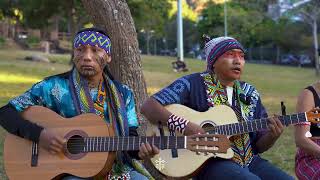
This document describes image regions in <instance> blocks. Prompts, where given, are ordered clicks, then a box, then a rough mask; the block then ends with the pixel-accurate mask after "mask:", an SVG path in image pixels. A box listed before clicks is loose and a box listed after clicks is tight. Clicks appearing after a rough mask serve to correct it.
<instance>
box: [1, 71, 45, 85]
mask: <svg viewBox="0 0 320 180" xmlns="http://www.w3.org/2000/svg"><path fill="white" fill-rule="evenodd" d="M39 81H41V79H39V78H35V77H30V76H22V75H14V74H7V73H0V82H2V83H8V84H19V83H36V82H39Z"/></svg>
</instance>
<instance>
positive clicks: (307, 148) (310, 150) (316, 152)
mask: <svg viewBox="0 0 320 180" xmlns="http://www.w3.org/2000/svg"><path fill="white" fill-rule="evenodd" d="M296 145H297V147H299V148H301V149H302V150H303V151H304V152H305V153H307V154H310V155H313V156H316V157H320V147H319V145H318V144H316V143H315V142H313V141H312V140H311V139H309V138H307V137H303V138H301V139H299V140H296Z"/></svg>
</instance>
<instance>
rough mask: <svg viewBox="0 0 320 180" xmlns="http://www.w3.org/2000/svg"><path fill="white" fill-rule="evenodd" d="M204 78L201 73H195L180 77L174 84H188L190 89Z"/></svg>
mask: <svg viewBox="0 0 320 180" xmlns="http://www.w3.org/2000/svg"><path fill="white" fill-rule="evenodd" d="M202 79H203V78H202V77H201V73H193V74H189V75H185V76H182V77H180V78H178V79H177V80H175V81H174V82H173V84H174V85H183V86H186V87H187V88H188V90H190V86H192V85H194V84H198V83H199V82H201V80H202Z"/></svg>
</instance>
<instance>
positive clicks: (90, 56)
mask: <svg viewBox="0 0 320 180" xmlns="http://www.w3.org/2000/svg"><path fill="white" fill-rule="evenodd" d="M92 59H93V53H92V51H91V49H90V48H86V49H85V50H84V53H83V60H84V61H91V60H92Z"/></svg>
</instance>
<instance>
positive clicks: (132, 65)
mask: <svg viewBox="0 0 320 180" xmlns="http://www.w3.org/2000/svg"><path fill="white" fill-rule="evenodd" d="M82 3H83V5H84V8H85V10H86V11H87V13H88V14H89V15H90V17H91V18H92V20H93V22H94V24H95V25H96V26H97V27H99V28H102V29H104V30H105V31H106V32H107V33H108V35H109V36H110V39H111V43H112V46H111V47H112V50H111V52H112V53H111V54H112V61H111V64H110V66H109V69H110V71H111V74H112V75H113V76H114V78H115V79H117V80H119V81H120V82H122V83H124V84H127V85H128V86H130V87H131V88H132V89H133V92H134V94H135V102H136V110H137V114H138V118H139V121H140V123H141V128H140V130H139V134H140V135H144V134H145V130H146V127H147V124H148V123H149V122H148V121H145V120H143V117H142V116H141V114H140V106H141V105H142V103H143V101H144V100H145V99H146V98H147V97H148V95H147V89H146V82H145V79H144V76H143V72H142V67H141V58H140V53H139V45H138V39H137V33H136V29H135V26H134V22H133V18H132V16H131V13H130V9H129V7H128V5H127V3H126V1H125V0H107V1H105V0H82ZM146 167H147V169H148V170H149V171H150V172H151V173H152V174H153V175H154V176H155V177H157V179H159V177H160V175H159V174H158V173H157V171H156V170H155V168H154V167H153V166H151V163H150V162H146Z"/></svg>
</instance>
